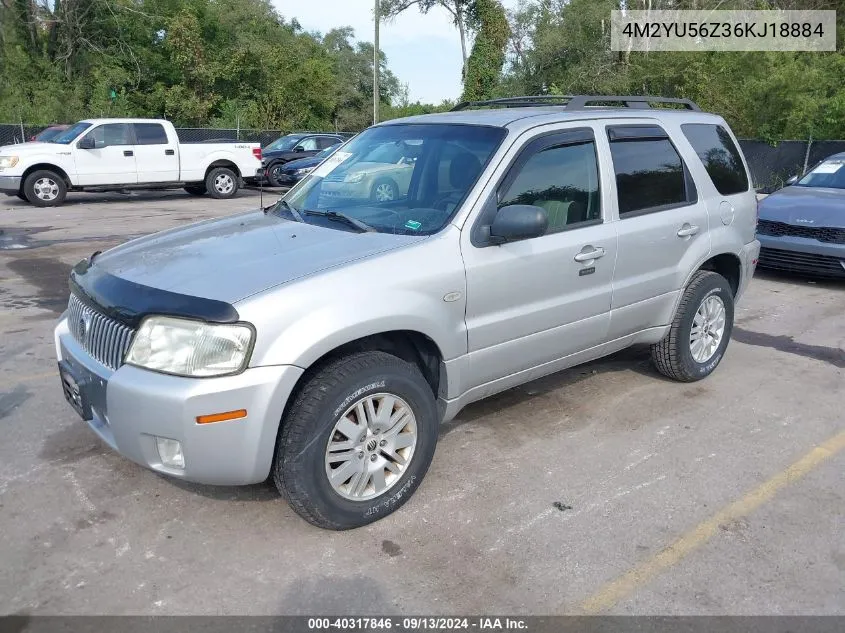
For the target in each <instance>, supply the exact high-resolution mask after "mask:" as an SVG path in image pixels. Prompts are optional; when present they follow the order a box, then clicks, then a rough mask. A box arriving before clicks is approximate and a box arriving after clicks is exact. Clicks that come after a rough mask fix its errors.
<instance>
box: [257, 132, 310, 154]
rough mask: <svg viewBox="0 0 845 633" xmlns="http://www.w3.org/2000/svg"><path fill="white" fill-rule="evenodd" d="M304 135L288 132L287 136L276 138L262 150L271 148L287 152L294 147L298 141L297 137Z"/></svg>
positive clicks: (267, 150) (266, 150)
mask: <svg viewBox="0 0 845 633" xmlns="http://www.w3.org/2000/svg"><path fill="white" fill-rule="evenodd" d="M304 137H305V135H304V134H288V135H287V136H283V137H281V138H277V139H276V140H275V141H273V142H272V143H270V144H269V145H268V146H267V147H265V148H264V151H265V152H269V151H271V150H280V151H283V152H287V151H289V150H292V149H293V148H294V147H296V144H297V142H299V139H301V138H304Z"/></svg>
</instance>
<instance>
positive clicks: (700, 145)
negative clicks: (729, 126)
mask: <svg viewBox="0 0 845 633" xmlns="http://www.w3.org/2000/svg"><path fill="white" fill-rule="evenodd" d="M681 129H682V130H683V132H684V136H686V137H687V140H688V141H689V142H690V145H692V146H693V149H695V152H696V154H698V157H699V158H700V159H701V162H702V163H704V168H705V169H706V170H707V173H708V174H709V175H710V180H712V181H713V185H714V186H715V187H716V190H717V191H718V192H719V193H721V194H722V195H723V196H729V195H731V194H734V193H742V192H743V191H748V176H747V174H746V173H745V166H744V165H743V164H742V158H741V157H740V155H739V150H738V149H737V147H736V145H735V144H734V142H733V139H731V136H730V134H728V131H727V130H726V129H725V128H723V127H722V126H721V125H711V124H709V123H687V124H685V125H682V126H681Z"/></svg>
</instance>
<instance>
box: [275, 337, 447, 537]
mask: <svg viewBox="0 0 845 633" xmlns="http://www.w3.org/2000/svg"><path fill="white" fill-rule="evenodd" d="M437 427H438V418H437V408H436V406H435V400H434V395H433V393H432V391H431V387H430V386H429V384H428V383H427V382H426V380H425V378H423V376H422V374H421V373H420V371H419V369H418V368H417V367H416V365H413V364H411V363H408V362H406V361H404V360H401V359H399V358H397V357H395V356H392V355H390V354H386V353H384V352H361V353H357V354H352V355H349V356H345V357H343V358H340V359H337V360H335V361H332V362H330V363H329V364H327V365H325V366H324V367H323V368H322V369H320V370H319V371H317V372H316V373H315V374H314V375H313V376H312V377H311V378H310V379H309V380H308V381H307V382H306V383H305V385H304V386H303V387H302V389H301V390H300V391H299V392H298V394H297V396H296V398H295V400H294V402H293V404H292V405H291V407H290V409H289V411H288V413H287V414H286V416H285V419H284V420H283V421H282V429H281V432H280V433H279V440H278V446H277V448H276V458H275V464H274V467H273V479H274V481H275V483H276V487H277V488H278V489H279V492H281V494H282V495H283V496H284V497H285V498H286V499H287V500H288V502H289V503H290V505H291V507H292V508H293V509H294V510H295V511H296V512H297V514H299V515H300V516H302V517H303V518H304V519H305V520H306V521H308V522H310V523H313V524H314V525H316V526H319V527H322V528H327V529H331V530H345V529H350V528H355V527H359V526H362V525H366V524H368V523H372V522H373V521H376V520H378V519H380V518H382V517H385V516H387V515H388V514H390V513H392V512H393V511H395V510H397V509H398V508H399V507H400V506H401V505H402V504H404V503H405V502H406V501H407V500H408V498H409V497H410V496H411V495H412V494H413V492H414V491H415V490H416V489H417V487H418V486H419V485H420V482H421V481H422V479H423V477H424V476H425V473H426V471H427V470H428V467H429V464H431V460H432V457H433V455H434V448H435V445H436V443H437Z"/></svg>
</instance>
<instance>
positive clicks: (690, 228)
mask: <svg viewBox="0 0 845 633" xmlns="http://www.w3.org/2000/svg"><path fill="white" fill-rule="evenodd" d="M696 233H698V227H697V226H696V225H695V224H684V225H683V226H682V227H681V228H680V230H678V237H692V236H693V235H695V234H696Z"/></svg>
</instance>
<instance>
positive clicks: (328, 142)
mask: <svg viewBox="0 0 845 633" xmlns="http://www.w3.org/2000/svg"><path fill="white" fill-rule="evenodd" d="M338 142H339V141H338V139H336V138H332V137H331V136H321V137H320V138H319V139H317V148H318V149H328V148H329V147H332V146H333V145H337V144H338Z"/></svg>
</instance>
